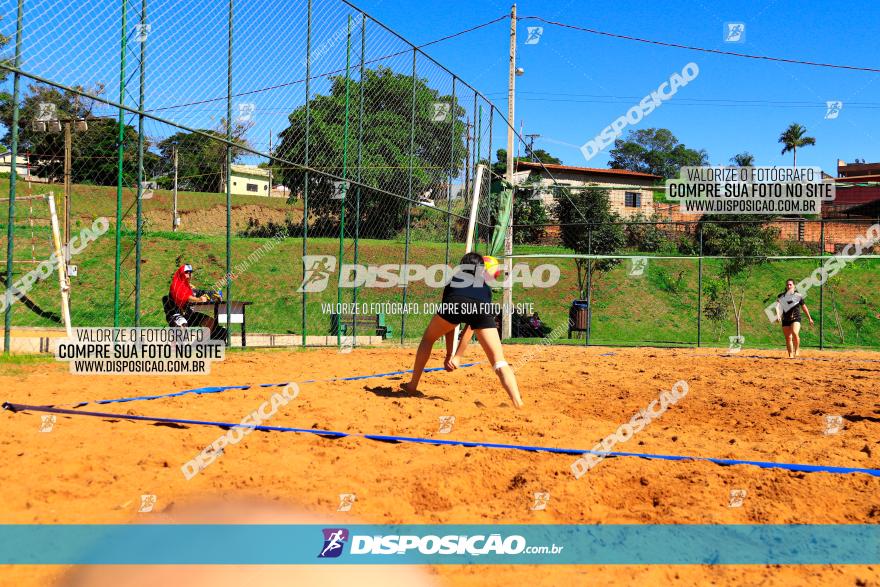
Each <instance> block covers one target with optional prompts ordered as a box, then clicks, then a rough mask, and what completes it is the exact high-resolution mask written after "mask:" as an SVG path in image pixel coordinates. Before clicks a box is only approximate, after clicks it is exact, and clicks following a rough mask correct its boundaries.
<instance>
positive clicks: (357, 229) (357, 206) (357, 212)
mask: <svg viewBox="0 0 880 587" xmlns="http://www.w3.org/2000/svg"><path fill="white" fill-rule="evenodd" d="M366 60H367V15H366V14H363V13H362V14H361V65H360V84H358V85H359V86H360V104H359V105H358V152H357V183H358V185H357V187H356V188H355V196H354V197H355V201H354V264H355V266H356V265H357V264H358V241H359V240H360V235H361V185H360V184H361V178H362V175H361V170H362V168H363V164H364V159H363V154H364V65H365V62H366ZM352 301H353V302H354V307H355V308H357V301H358V288H357V285H355V286H354V294H353V295H352ZM351 336H352V346H357V320H352V324H351Z"/></svg>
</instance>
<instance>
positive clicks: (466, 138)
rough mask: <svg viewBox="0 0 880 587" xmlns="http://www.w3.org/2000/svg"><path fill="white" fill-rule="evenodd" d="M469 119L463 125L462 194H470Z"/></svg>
mask: <svg viewBox="0 0 880 587" xmlns="http://www.w3.org/2000/svg"><path fill="white" fill-rule="evenodd" d="M470 187H471V117H470V116H468V117H467V119H466V121H465V123H464V193H465V194H466V195H465V197H467V194H470V193H471V190H470Z"/></svg>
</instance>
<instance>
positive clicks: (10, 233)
mask: <svg viewBox="0 0 880 587" xmlns="http://www.w3.org/2000/svg"><path fill="white" fill-rule="evenodd" d="M23 22H24V0H18V16H17V17H16V21H15V73H14V74H13V76H12V79H13V82H12V128H11V129H10V133H11V134H12V144H11V145H10V147H11V148H12V152H11V153H10V155H11V157H12V159H11V160H10V164H9V213H8V216H7V219H6V221H7V226H6V238H7V240H6V304H5V306H6V313H5V315H4V316H3V350H4V352H5V353H6V354H9V353H11V352H12V349H11V348H10V344H11V336H12V333H11V330H12V296H11V295H10V292H11V291H12V281H13V278H14V274H13V262H12V260H13V258H14V257H15V230H14V227H15V187H16V186H15V184H16V180H17V177H18V169H17V165H16V159H17V158H18V117H19V114H20V110H19V103H18V102H19V92H20V87H21V74H20V73H18V70H19V69H20V68H21V32H22V25H23Z"/></svg>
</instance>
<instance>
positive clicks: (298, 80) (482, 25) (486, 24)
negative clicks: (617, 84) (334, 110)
mask: <svg viewBox="0 0 880 587" xmlns="http://www.w3.org/2000/svg"><path fill="white" fill-rule="evenodd" d="M505 18H507V15H506V14H505V15H502V16H500V17H498V18H496V19H494V20H490V21H488V22H484V23H482V24H478V25H476V26H473V27H471V28H469V29H465V30H462V31H458V32H457V33H453V34H451V35H446V36H445V37H441V38H439V39H435V40H433V41H429V42H427V43H423V44H421V45H415V46H414V48H415V49H422V48H424V47H427V46H429V45H434V44H436V43H439V42H441V41H446V40H448V39H452V38H455V37H458V36H461V35H464V34H466V33H470V32H472V31H475V30H478V29H481V28H483V27H486V26H489V25H491V24H495V23H496V22H499V21H501V20H504V19H505ZM410 51H412V49H404V50H402V51H397V52H395V53H390V54H388V55H381V56H379V57H375V58H373V59H370V60H369V61H364V63H363V64H364V65H369V64H372V63H376V62H378V61H383V60H385V59H391V58H393V57H399V56H401V55H406V54H409V53H410ZM359 66H360V64H355V67H359ZM344 71H345V69H337V70H334V71H328V72H325V73H320V74H318V75H314V76H312V77H311V78H309V81H311V80H316V79H320V78H325V77H329V76H331V75H336V74H340V73H342V72H344ZM305 81H306V78H302V79H297V80H293V81H290V82H285V83H281V84H275V85H272V86H267V87H265V88H257V89H255V90H248V91H246V92H240V93H238V94H233V95H232V97H233V98H240V97H242V96H248V95H251V94H258V93H260V92H268V91H270V90H277V89H280V88H285V87H289V86H295V85H297V84H301V83H303V82H305ZM220 100H226V96H220V97H217V98H205V99H203V100H195V101H192V102H187V103H184V104H174V105H171V106H161V107H158V108H153V109H151V110H147V112H159V111H161V110H172V109H175V108H185V107H187V106H195V105H198V104H207V103H210V102H218V101H220Z"/></svg>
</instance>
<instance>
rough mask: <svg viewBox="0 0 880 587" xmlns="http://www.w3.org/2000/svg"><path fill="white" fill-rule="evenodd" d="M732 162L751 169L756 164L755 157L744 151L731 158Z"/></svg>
mask: <svg viewBox="0 0 880 587" xmlns="http://www.w3.org/2000/svg"><path fill="white" fill-rule="evenodd" d="M730 162H731V163H733V164H734V165H738V166H740V167H751V166H752V165H754V164H755V156H754V155H752V154H751V153H749V152H748V151H743V152H742V153H737V154H736V155H734V156H733V157H731V158H730Z"/></svg>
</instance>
